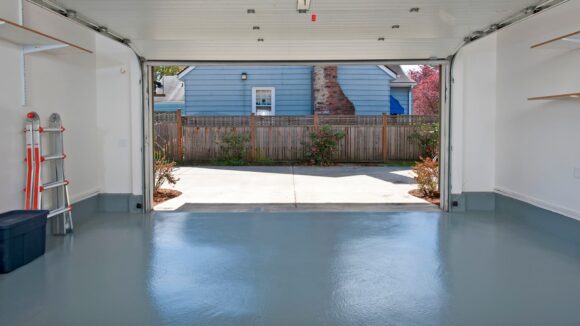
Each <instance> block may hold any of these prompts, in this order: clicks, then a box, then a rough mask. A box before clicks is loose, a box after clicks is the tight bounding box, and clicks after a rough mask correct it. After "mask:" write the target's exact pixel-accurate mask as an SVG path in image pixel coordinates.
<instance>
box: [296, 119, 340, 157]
mask: <svg viewBox="0 0 580 326" xmlns="http://www.w3.org/2000/svg"><path fill="white" fill-rule="evenodd" d="M344 136H345V135H344V133H343V132H340V131H334V130H332V128H331V127H330V126H328V125H323V126H321V127H320V128H319V129H318V130H317V131H315V132H313V133H311V134H310V143H309V144H304V145H305V147H306V154H305V155H306V159H307V160H308V162H309V163H310V164H316V165H329V164H331V163H332V161H333V156H334V154H335V153H336V151H337V150H338V143H339V141H340V140H342V139H343V138H344Z"/></svg>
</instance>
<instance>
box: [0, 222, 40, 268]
mask: <svg viewBox="0 0 580 326" xmlns="http://www.w3.org/2000/svg"><path fill="white" fill-rule="evenodd" d="M47 215H48V211H11V212H6V213H3V214H0V273H9V272H11V271H13V270H15V269H17V268H18V267H20V266H22V265H26V264H28V263H30V262H31V261H33V260H35V259H36V258H38V257H40V256H42V255H44V250H45V240H46V218H47Z"/></svg>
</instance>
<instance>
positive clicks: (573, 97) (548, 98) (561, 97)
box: [528, 93, 580, 101]
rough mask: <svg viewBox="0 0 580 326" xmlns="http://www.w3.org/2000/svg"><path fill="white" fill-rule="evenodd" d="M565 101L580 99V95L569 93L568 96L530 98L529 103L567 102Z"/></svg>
mask: <svg viewBox="0 0 580 326" xmlns="http://www.w3.org/2000/svg"><path fill="white" fill-rule="evenodd" d="M565 99H580V93H567V94H558V95H547V96H536V97H528V101H538V100H565Z"/></svg>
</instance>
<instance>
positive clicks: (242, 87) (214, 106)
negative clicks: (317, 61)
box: [182, 66, 312, 115]
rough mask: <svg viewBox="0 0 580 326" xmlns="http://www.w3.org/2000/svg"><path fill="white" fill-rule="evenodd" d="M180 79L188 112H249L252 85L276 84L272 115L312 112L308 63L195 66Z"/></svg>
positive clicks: (195, 113) (198, 113)
mask: <svg viewBox="0 0 580 326" xmlns="http://www.w3.org/2000/svg"><path fill="white" fill-rule="evenodd" d="M243 72H245V73H247V74H248V79H247V80H245V81H243V80H242V79H241V75H242V73H243ZM182 80H183V81H184V82H185V112H186V114H188V115H249V114H250V113H251V112H252V87H275V88H276V93H275V94H276V115H309V114H312V67H308V66H279V67H266V66H264V67H252V66H247V67H235V66H223V67H216V66H198V67H196V68H195V69H193V70H192V71H191V72H190V73H189V74H187V75H185V76H184V77H183V79H182Z"/></svg>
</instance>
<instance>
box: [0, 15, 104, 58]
mask: <svg viewBox="0 0 580 326" xmlns="http://www.w3.org/2000/svg"><path fill="white" fill-rule="evenodd" d="M0 40H4V41H8V42H10V43H14V44H16V45H20V46H22V48H23V49H24V52H25V53H35V52H51V53H55V54H64V53H93V52H92V51H90V50H87V49H85V48H83V47H80V46H78V45H75V44H72V43H69V42H66V41H63V40H61V39H58V38H56V37H54V36H50V35H47V34H44V33H42V32H39V31H37V30H34V29H32V28H28V27H26V26H22V25H20V24H17V23H14V22H11V21H9V20H6V19H4V18H0Z"/></svg>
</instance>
